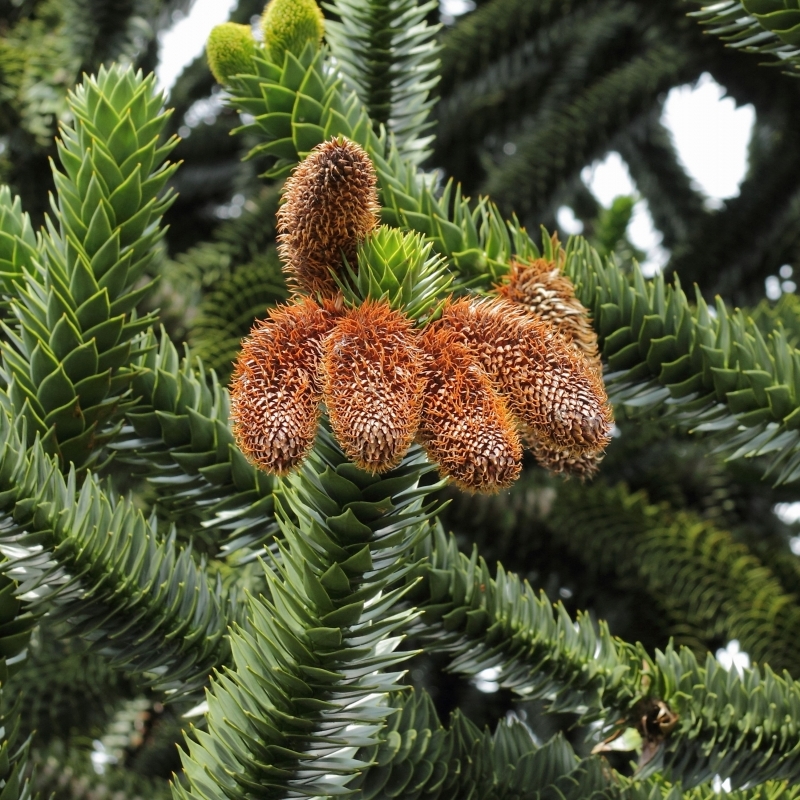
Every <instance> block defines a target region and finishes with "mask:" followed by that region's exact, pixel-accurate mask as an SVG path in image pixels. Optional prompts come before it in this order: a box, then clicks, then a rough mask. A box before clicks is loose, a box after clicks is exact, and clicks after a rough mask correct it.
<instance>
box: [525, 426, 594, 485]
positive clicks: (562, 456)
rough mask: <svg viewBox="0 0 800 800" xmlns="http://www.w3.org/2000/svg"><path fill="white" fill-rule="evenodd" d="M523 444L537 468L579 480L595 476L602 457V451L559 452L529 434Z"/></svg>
mask: <svg viewBox="0 0 800 800" xmlns="http://www.w3.org/2000/svg"><path fill="white" fill-rule="evenodd" d="M523 443H524V444H525V447H527V448H528V449H530V451H531V452H532V453H533V456H534V458H535V459H536V462H537V463H538V464H539V466H541V467H544V469H546V470H547V471H548V472H552V473H553V474H554V475H565V476H569V477H575V478H580V479H581V480H586V479H588V478H591V477H593V476H594V475H595V473H596V472H597V470H598V469H599V468H600V462H601V461H602V460H603V455H604V453H603V452H602V450H601V451H596V450H587V451H585V452H583V453H578V454H573V453H572V452H571V451H570V450H559V449H557V448H555V447H553V446H552V445H551V444H548V443H547V442H541V441H539V440H538V439H536V438H535V437H534V436H533V435H532V434H530V433H527V434H526V435H525V436H523Z"/></svg>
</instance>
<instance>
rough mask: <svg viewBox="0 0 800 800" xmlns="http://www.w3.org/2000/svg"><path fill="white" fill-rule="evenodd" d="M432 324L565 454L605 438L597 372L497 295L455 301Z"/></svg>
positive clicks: (594, 446)
mask: <svg viewBox="0 0 800 800" xmlns="http://www.w3.org/2000/svg"><path fill="white" fill-rule="evenodd" d="M435 324H436V325H439V326H441V327H446V328H449V329H451V330H453V331H454V332H455V333H456V334H457V335H458V338H459V340H460V341H461V342H462V343H463V344H465V345H466V346H467V347H468V348H469V349H470V350H471V351H472V352H473V353H474V354H475V355H476V357H477V358H478V361H479V363H480V364H481V366H482V367H483V369H484V371H485V372H486V373H487V375H489V377H490V379H491V380H492V382H493V384H494V386H495V388H496V389H497V391H499V392H500V393H501V394H502V395H503V396H504V397H505V398H506V400H507V402H508V405H509V408H510V410H511V412H512V414H513V415H514V416H515V417H516V418H517V419H518V420H519V421H520V423H521V424H522V425H523V426H524V427H527V428H530V429H531V431H532V432H533V434H534V435H535V436H536V438H537V439H538V440H539V441H542V442H546V443H548V444H550V445H551V446H552V447H554V448H556V449H560V450H569V451H570V452H572V453H573V454H578V453H582V452H587V451H597V450H600V449H602V448H604V447H605V446H606V445H607V444H608V441H609V437H610V431H611V424H612V423H611V411H610V409H609V407H608V400H607V397H606V392H605V387H604V386H603V381H602V378H601V377H600V376H599V375H598V374H597V372H596V371H595V370H593V369H592V368H591V367H590V366H589V365H588V364H587V363H586V360H585V359H584V358H583V357H582V356H581V355H580V354H579V353H577V352H576V351H575V349H574V348H573V347H572V346H571V345H570V344H569V343H567V342H566V341H565V340H564V339H563V338H562V337H561V336H560V335H559V334H558V332H557V331H556V329H555V328H553V326H552V325H550V324H549V323H547V322H545V321H544V320H540V319H538V318H537V317H535V316H534V315H532V314H530V313H528V312H526V311H525V310H524V309H521V308H520V307H519V306H518V305H517V304H515V303H512V302H510V301H508V300H503V299H492V300H474V299H473V300H470V299H463V300H457V301H456V302H454V303H449V304H448V305H446V306H445V308H444V310H443V311H442V316H441V318H440V320H439V321H438V322H437V323H435Z"/></svg>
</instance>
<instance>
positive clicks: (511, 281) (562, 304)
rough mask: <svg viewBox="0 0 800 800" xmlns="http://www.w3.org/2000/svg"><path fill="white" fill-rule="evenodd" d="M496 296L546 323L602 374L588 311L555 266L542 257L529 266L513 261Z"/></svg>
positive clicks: (568, 280) (570, 284)
mask: <svg viewBox="0 0 800 800" xmlns="http://www.w3.org/2000/svg"><path fill="white" fill-rule="evenodd" d="M497 293H498V294H499V295H500V296H501V297H505V298H506V299H507V300H511V301H513V302H515V303H519V304H520V305H522V306H524V307H525V308H526V309H527V310H528V311H530V312H531V313H533V314H535V315H536V316H537V317H540V318H541V319H543V320H546V321H547V322H549V323H550V324H551V325H553V327H555V329H556V330H557V331H558V332H559V333H560V334H561V335H562V336H563V337H564V338H565V339H568V340H569V341H571V342H572V343H573V344H574V345H575V347H577V348H578V350H580V351H581V352H582V353H583V355H584V356H585V357H586V359H587V360H588V361H589V362H590V364H591V365H592V367H593V368H594V369H597V370H599V371H602V366H601V363H600V352H599V349H598V347H597V333H595V330H594V328H593V327H592V323H591V318H590V316H589V310H588V309H587V308H586V306H584V305H583V303H581V301H580V300H578V298H577V297H575V287H574V286H573V285H572V281H571V280H570V279H569V278H568V277H567V276H566V275H563V274H562V273H561V267H560V266H559V265H558V264H556V263H554V262H552V261H547V260H546V259H544V258H539V259H536V260H535V261H531V262H530V263H520V262H517V261H513V262H512V263H511V269H510V270H509V273H508V275H507V276H506V279H505V282H504V283H502V284H501V285H500V286H498V287H497Z"/></svg>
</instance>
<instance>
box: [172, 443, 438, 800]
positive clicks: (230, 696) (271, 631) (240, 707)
mask: <svg viewBox="0 0 800 800" xmlns="http://www.w3.org/2000/svg"><path fill="white" fill-rule="evenodd" d="M430 469H431V466H430V465H429V464H428V463H427V461H426V459H425V458H424V456H423V455H422V453H421V451H420V450H418V449H416V448H414V449H413V450H412V452H411V453H410V454H409V455H408V456H406V458H405V459H404V461H403V463H402V464H401V465H400V466H399V467H397V469H395V470H392V471H391V472H389V473H387V474H386V475H385V476H383V477H378V476H376V475H369V474H368V473H365V472H361V471H360V470H358V469H357V468H356V467H354V466H353V465H352V464H351V463H350V462H349V461H347V459H346V458H345V456H344V454H343V453H342V452H341V450H340V449H339V447H338V445H337V444H336V442H335V441H334V439H333V438H332V437H331V436H330V435H329V434H327V432H323V433H322V434H321V435H320V437H319V440H318V443H317V446H316V447H315V450H314V453H313V454H312V456H311V457H310V458H309V460H308V461H307V462H306V463H305V465H304V466H303V468H302V470H301V471H300V472H299V473H297V474H296V475H293V476H290V477H289V478H287V479H286V480H285V481H282V483H281V487H280V491H279V494H278V497H279V502H278V521H279V524H280V526H281V532H282V533H283V539H282V541H281V543H280V546H279V551H278V553H277V554H276V556H275V557H274V559H272V563H271V564H269V565H265V567H264V568H265V572H266V576H267V591H266V592H265V596H264V597H263V598H262V599H259V600H256V599H253V600H252V601H251V602H250V604H249V610H248V615H249V620H248V622H249V624H248V626H247V629H246V630H235V631H234V632H233V634H232V637H231V649H232V653H233V664H234V666H233V667H232V668H231V669H230V670H229V671H226V672H224V673H223V674H222V675H220V676H219V677H218V678H217V679H216V680H215V681H214V682H213V684H212V688H211V691H210V693H209V696H208V703H209V710H208V713H207V715H206V719H207V723H208V732H205V731H200V730H198V731H197V732H196V734H195V739H194V740H190V742H189V754H188V755H186V756H185V757H184V769H185V770H186V775H187V777H188V779H189V783H190V787H191V788H190V791H187V792H184V791H182V790H181V789H180V788H178V787H176V797H187V798H188V797H192V798H201V797H204V798H212V797H220V798H221V797H226V796H227V797H265V798H271V797H280V796H283V795H284V792H285V788H284V787H286V786H287V784H288V786H290V787H292V788H293V789H294V791H293V794H294V793H296V794H297V795H298V796H318V795H323V796H325V795H330V794H339V793H341V791H342V789H343V788H344V787H346V786H347V784H348V783H349V782H350V781H351V780H352V779H353V777H355V776H356V775H357V774H358V773H359V772H360V771H361V770H362V769H363V768H365V767H366V766H367V764H368V763H369V762H366V761H362V760H360V759H358V758H353V755H355V754H354V753H353V754H350V752H349V751H350V749H351V748H352V746H353V745H355V746H356V747H358V746H364V747H366V746H370V745H372V744H374V743H376V742H377V741H378V739H377V738H376V737H377V735H378V733H379V731H380V729H381V728H382V723H383V722H384V720H386V718H387V717H389V716H390V715H391V714H392V708H391V706H390V705H388V704H387V703H386V698H387V695H388V694H389V693H390V692H394V691H397V690H398V688H399V686H398V680H399V679H400V677H401V676H402V673H401V672H396V671H392V668H393V667H395V665H397V664H398V663H400V662H402V661H403V660H405V659H406V658H408V653H403V652H395V651H396V648H397V646H398V645H399V644H400V641H401V639H402V635H400V636H397V634H399V633H401V631H402V629H403V628H404V627H405V626H407V624H408V622H410V620H411V619H412V618H413V617H414V612H413V611H411V610H408V609H405V610H403V609H402V607H400V608H398V604H399V603H400V601H401V599H402V598H403V595H404V594H405V593H406V592H407V588H405V587H404V586H403V579H404V578H405V577H406V576H407V575H408V573H409V571H410V570H411V569H412V567H413V562H412V561H411V560H410V555H411V551H413V548H414V547H415V545H416V544H418V543H419V542H420V541H421V540H422V539H423V538H424V537H425V535H426V534H427V532H428V524H427V521H426V520H427V518H428V515H429V513H428V512H430V507H429V506H426V505H425V497H426V495H427V494H429V493H430V491H431V490H432V488H434V487H431V486H429V487H427V488H423V487H420V485H419V482H420V478H421V477H422V476H423V475H424V474H425V473H426V472H428V471H430ZM289 610H291V611H289ZM286 611H289V616H286V615H285V612H286ZM262 675H264V676H266V675H270V676H271V679H268V680H264V679H262V678H261V677H260V676H262Z"/></svg>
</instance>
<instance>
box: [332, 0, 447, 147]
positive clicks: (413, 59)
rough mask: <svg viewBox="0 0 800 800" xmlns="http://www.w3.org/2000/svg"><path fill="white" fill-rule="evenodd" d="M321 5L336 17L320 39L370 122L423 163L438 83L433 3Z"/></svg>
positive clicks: (378, 0)
mask: <svg viewBox="0 0 800 800" xmlns="http://www.w3.org/2000/svg"><path fill="white" fill-rule="evenodd" d="M326 8H327V9H329V10H330V11H332V12H333V13H334V14H336V15H337V16H338V17H339V19H338V20H329V21H328V22H326V24H325V33H326V38H327V40H328V42H329V43H330V46H331V50H332V52H333V54H334V56H335V57H336V58H337V60H338V61H339V63H340V64H341V69H342V72H343V73H344V74H345V75H346V76H347V79H348V81H349V83H351V84H352V86H353V87H354V88H355V90H356V92H357V93H358V96H359V97H360V98H361V100H362V102H363V103H364V105H365V106H366V109H367V113H368V114H369V116H370V119H371V120H372V121H373V124H374V125H375V126H379V125H385V126H387V128H388V130H389V131H390V132H391V133H392V134H394V137H395V140H396V142H397V144H398V147H399V148H400V150H401V152H402V153H403V154H404V155H406V156H408V157H409V158H410V159H412V160H413V161H416V162H421V161H424V160H425V158H426V156H427V155H429V150H428V146H429V145H430V143H431V141H432V139H433V137H432V136H431V135H429V133H430V129H431V127H432V126H433V122H431V121H430V120H429V119H428V117H429V115H430V111H431V108H432V107H433V104H434V98H433V95H432V90H433V88H434V87H435V86H436V84H437V83H438V81H439V77H438V75H437V74H436V70H437V67H438V65H439V61H438V58H437V55H438V46H437V44H436V41H435V39H434V36H435V34H436V33H437V31H438V29H439V26H437V25H430V24H429V23H428V20H427V17H428V16H429V15H430V14H431V12H432V11H433V10H434V9H435V8H436V3H435V2H427V3H421V4H417V3H416V2H414V0H371V2H369V3H360V2H354V1H353V0H334V1H333V2H332V3H329V4H327V5H326ZM426 134H427V135H426Z"/></svg>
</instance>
